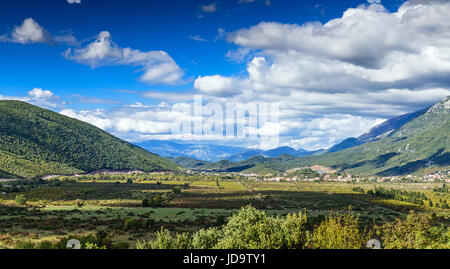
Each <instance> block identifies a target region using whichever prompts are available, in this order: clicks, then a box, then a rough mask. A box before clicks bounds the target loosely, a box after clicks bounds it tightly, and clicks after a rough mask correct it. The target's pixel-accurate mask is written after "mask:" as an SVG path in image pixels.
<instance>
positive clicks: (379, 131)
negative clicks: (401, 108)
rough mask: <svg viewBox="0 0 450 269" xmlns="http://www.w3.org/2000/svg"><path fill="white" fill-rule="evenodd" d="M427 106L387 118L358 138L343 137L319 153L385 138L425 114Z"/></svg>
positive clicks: (336, 150)
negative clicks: (340, 140) (342, 139)
mask: <svg viewBox="0 0 450 269" xmlns="http://www.w3.org/2000/svg"><path fill="white" fill-rule="evenodd" d="M428 109H429V108H426V109H423V110H420V111H417V112H414V113H409V114H405V115H402V116H399V117H395V118H392V119H389V120H386V121H384V122H383V123H381V124H379V125H377V126H375V127H373V128H372V129H371V130H370V131H369V132H367V133H365V134H363V135H361V136H360V137H358V138H355V137H350V138H347V139H345V140H344V141H342V142H340V143H338V144H336V145H334V146H332V147H331V148H329V149H328V150H326V151H323V152H322V153H321V154H324V153H332V152H338V151H341V150H345V149H348V148H353V147H357V146H360V145H363V144H366V143H369V142H373V141H377V140H380V139H382V138H385V137H387V136H389V134H390V133H391V132H392V131H394V130H397V129H399V128H400V127H402V126H403V125H405V124H407V123H408V122H410V121H413V120H414V119H416V118H418V117H420V116H421V115H423V114H425V113H426V112H427V110H428Z"/></svg>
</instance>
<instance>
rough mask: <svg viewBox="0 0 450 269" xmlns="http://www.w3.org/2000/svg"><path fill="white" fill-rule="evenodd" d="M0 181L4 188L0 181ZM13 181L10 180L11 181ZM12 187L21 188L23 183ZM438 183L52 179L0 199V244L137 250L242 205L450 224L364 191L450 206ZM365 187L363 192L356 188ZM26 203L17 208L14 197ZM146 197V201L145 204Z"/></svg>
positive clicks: (316, 216)
mask: <svg viewBox="0 0 450 269" xmlns="http://www.w3.org/2000/svg"><path fill="white" fill-rule="evenodd" d="M2 184H4V185H5V184H7V183H5V182H3V183H2ZM10 184H11V183H10ZM14 184H18V185H20V184H22V183H21V182H20V181H18V182H16V183H14ZM440 186H442V184H441V183H402V184H400V183H383V184H380V183H377V184H375V183H358V184H356V183H325V182H322V183H304V182H256V181H249V180H237V179H234V180H223V179H221V180H202V181H193V180H159V181H158V180H138V179H135V180H133V181H132V182H130V181H129V180H102V179H95V180H94V179H91V180H86V179H84V180H73V179H71V180H63V181H60V180H51V181H43V182H40V183H33V184H31V183H30V184H29V185H26V184H25V186H23V187H21V188H18V191H17V192H11V193H8V194H6V195H4V194H0V220H1V221H0V242H1V244H0V246H2V247H6V248H14V247H17V245H20V244H21V243H23V242H34V243H39V242H43V241H50V242H58V240H62V239H64V238H68V237H80V236H87V235H95V234H96V233H98V232H99V231H104V232H106V234H107V236H108V238H110V239H111V240H112V241H113V242H116V243H122V244H126V245H128V246H129V247H130V248H134V247H135V244H136V242H137V241H141V240H150V239H152V238H154V236H155V232H157V231H159V230H160V229H161V227H164V228H166V229H168V230H170V231H172V232H188V233H193V232H196V231H198V230H199V229H201V228H208V227H220V226H221V225H224V224H225V223H227V219H228V218H229V217H230V216H232V215H233V214H235V213H237V212H238V211H239V210H240V209H241V208H242V207H244V206H247V205H252V206H253V207H255V208H257V209H260V210H263V211H264V212H266V214H267V216H281V217H283V216H286V215H287V214H288V213H298V212H299V211H305V212H306V215H307V216H308V218H310V220H311V225H312V226H314V225H318V224H320V220H323V219H324V218H325V217H326V216H328V215H330V213H332V212H336V211H346V210H349V209H350V210H351V212H352V214H354V215H355V216H359V218H360V224H361V225H382V224H385V223H389V222H393V221H395V220H396V219H397V218H400V219H405V217H406V216H407V214H408V213H409V212H410V211H411V210H414V211H416V212H417V213H418V214H420V215H427V216H430V217H432V218H433V222H434V223H435V224H436V225H447V226H448V225H449V224H450V221H449V219H450V210H449V209H441V208H436V207H430V206H429V205H428V204H425V205H417V204H414V203H409V202H405V201H399V200H396V199H386V198H383V197H376V196H372V195H369V194H367V191H369V190H372V189H375V188H385V189H395V190H404V191H409V192H414V193H423V194H424V195H426V196H427V197H429V199H430V200H431V201H433V202H434V203H439V201H442V199H446V200H449V201H450V195H449V193H439V192H435V191H433V189H435V188H439V187H440ZM361 190H362V191H361ZM18 195H23V196H24V198H25V200H26V202H25V203H24V204H20V202H19V201H18V199H16V198H17V196H18ZM143 200H147V201H149V203H151V204H150V205H149V204H146V205H144V204H143Z"/></svg>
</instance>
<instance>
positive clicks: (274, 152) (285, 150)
mask: <svg viewBox="0 0 450 269" xmlns="http://www.w3.org/2000/svg"><path fill="white" fill-rule="evenodd" d="M316 152H317V151H307V150H304V149H298V150H295V149H293V148H291V147H279V148H275V149H271V150H267V151H263V150H258V149H253V150H248V151H245V152H242V153H239V154H236V155H233V156H230V157H228V158H227V160H229V161H232V162H240V161H244V160H247V159H250V158H252V157H255V156H261V157H265V158H277V157H279V156H281V155H290V156H294V157H300V156H309V155H313V154H314V153H316Z"/></svg>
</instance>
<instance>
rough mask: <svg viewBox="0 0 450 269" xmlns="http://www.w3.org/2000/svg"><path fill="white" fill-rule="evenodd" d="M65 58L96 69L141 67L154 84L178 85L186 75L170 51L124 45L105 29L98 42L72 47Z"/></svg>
mask: <svg viewBox="0 0 450 269" xmlns="http://www.w3.org/2000/svg"><path fill="white" fill-rule="evenodd" d="M65 57H66V58H67V59H70V60H73V61H76V62H78V63H81V64H86V65H89V66H91V67H92V68H96V67H100V66H104V65H133V66H139V67H142V69H143V70H144V74H143V75H142V76H141V80H142V81H144V82H147V83H150V84H178V83H181V82H182V77H183V75H184V72H183V70H182V69H181V68H180V67H179V66H178V65H177V64H176V62H175V61H174V60H173V59H172V57H170V55H169V54H168V53H167V52H165V51H161V50H158V51H148V52H143V51H140V50H136V49H132V48H120V47H119V46H117V45H116V44H115V43H114V42H113V41H112V40H111V34H110V33H109V32H108V31H103V32H101V33H100V34H99V35H98V37H97V39H96V40H95V41H94V42H92V43H90V44H88V45H86V46H85V47H83V48H77V49H68V50H67V51H66V52H65Z"/></svg>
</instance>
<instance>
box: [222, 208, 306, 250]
mask: <svg viewBox="0 0 450 269" xmlns="http://www.w3.org/2000/svg"><path fill="white" fill-rule="evenodd" d="M306 224H307V219H306V216H304V215H303V214H302V213H300V214H298V215H296V214H293V215H289V216H287V217H286V218H285V219H282V218H279V217H276V218H273V217H267V216H266V213H265V212H263V211H260V210H257V209H255V208H253V207H250V206H249V207H245V208H243V209H241V210H240V211H239V213H237V214H235V215H233V216H232V217H231V218H230V219H229V221H228V224H227V225H225V226H224V228H223V238H222V239H221V240H220V241H219V242H218V244H217V246H216V248H220V249H293V248H304V247H306V243H307V235H308V233H307V231H306Z"/></svg>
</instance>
